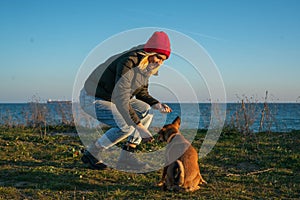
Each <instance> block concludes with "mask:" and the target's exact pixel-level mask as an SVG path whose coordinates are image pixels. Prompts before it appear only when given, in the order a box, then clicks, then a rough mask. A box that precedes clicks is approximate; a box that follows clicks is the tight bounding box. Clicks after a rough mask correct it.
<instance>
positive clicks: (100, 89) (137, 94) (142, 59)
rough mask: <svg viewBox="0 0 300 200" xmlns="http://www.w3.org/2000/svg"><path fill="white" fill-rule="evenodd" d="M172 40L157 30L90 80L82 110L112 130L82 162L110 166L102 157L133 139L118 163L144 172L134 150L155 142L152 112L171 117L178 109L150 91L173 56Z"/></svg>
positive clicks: (107, 64) (124, 149) (98, 68)
mask: <svg viewBox="0 0 300 200" xmlns="http://www.w3.org/2000/svg"><path fill="white" fill-rule="evenodd" d="M170 53H171V49H170V40H169V37H168V35H167V34H166V33H165V32H154V33H153V35H152V36H151V37H150V39H149V40H148V41H147V42H146V44H144V45H139V46H137V47H134V48H132V49H130V50H128V51H126V52H123V53H121V54H118V55H115V56H112V57H111V58H109V59H108V60H107V61H106V62H105V63H103V64H101V65H100V66H99V67H97V68H96V69H95V70H94V71H93V72H92V74H91V75H90V76H89V77H88V79H87V80H86V82H85V84H84V88H83V89H82V91H81V94H80V105H81V107H82V109H83V110H84V111H85V112H86V113H88V114H90V115H91V116H93V117H94V118H96V119H97V120H98V121H100V122H102V123H104V124H107V125H109V126H110V127H111V128H110V129H109V130H108V131H107V132H105V134H104V135H103V136H102V137H101V138H99V139H98V140H97V141H96V142H95V143H94V144H92V145H91V146H90V147H89V148H88V150H87V151H85V152H84V155H83V157H82V161H83V162H84V163H89V164H90V166H91V167H92V168H94V169H104V168H106V165H105V164H104V163H103V161H102V160H101V158H100V157H99V156H98V155H99V153H98V152H101V151H103V150H105V149H108V148H110V147H111V146H113V145H115V144H117V143H118V142H120V141H121V140H123V139H124V138H126V137H128V141H127V143H126V144H125V145H124V146H123V151H122V152H121V155H120V158H119V160H118V167H119V168H123V167H126V168H131V169H143V168H148V167H149V166H148V165H147V164H146V163H144V162H141V161H139V160H138V159H137V158H136V157H135V156H134V154H133V153H134V152H135V150H136V147H137V145H139V144H140V143H141V142H142V141H144V142H151V141H152V140H153V137H152V135H151V133H150V132H149V131H148V127H149V125H150V123H151V121H152V118H153V116H152V114H149V110H150V109H151V108H153V109H157V110H160V112H161V113H169V112H171V111H172V110H171V109H170V107H169V106H167V105H166V104H162V103H160V102H159V101H158V100H157V99H155V98H153V97H152V96H151V95H150V94H149V92H148V81H149V77H150V76H151V75H157V73H158V69H159V67H160V66H161V65H162V64H163V62H164V61H165V60H166V59H168V58H169V56H170Z"/></svg>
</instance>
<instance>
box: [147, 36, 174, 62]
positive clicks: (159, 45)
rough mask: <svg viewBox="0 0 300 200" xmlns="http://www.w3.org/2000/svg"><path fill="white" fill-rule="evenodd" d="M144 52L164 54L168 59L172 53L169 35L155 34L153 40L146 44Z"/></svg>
mask: <svg viewBox="0 0 300 200" xmlns="http://www.w3.org/2000/svg"><path fill="white" fill-rule="evenodd" d="M144 50H145V51H146V52H156V53H159V54H164V55H166V56H167V59H168V58H169V56H170V53H171V48H170V40H169V37H168V35H167V34H166V33H165V32H163V31H156V32H154V33H153V35H152V36H151V38H150V39H149V40H148V41H147V43H146V44H145V46H144Z"/></svg>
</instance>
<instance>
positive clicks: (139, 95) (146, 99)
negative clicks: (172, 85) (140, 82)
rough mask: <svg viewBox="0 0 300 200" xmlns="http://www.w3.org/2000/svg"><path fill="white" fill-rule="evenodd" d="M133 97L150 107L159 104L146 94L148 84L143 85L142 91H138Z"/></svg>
mask: <svg viewBox="0 0 300 200" xmlns="http://www.w3.org/2000/svg"><path fill="white" fill-rule="evenodd" d="M135 96H136V98H137V99H139V100H141V101H144V102H146V103H147V104H149V105H150V106H152V105H154V104H156V103H159V101H158V100H156V99H155V98H153V97H152V96H151V95H150V94H149V92H148V84H147V85H145V86H143V87H142V89H141V90H140V92H139V93H137V94H136V95H135Z"/></svg>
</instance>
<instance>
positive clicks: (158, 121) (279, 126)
mask: <svg viewBox="0 0 300 200" xmlns="http://www.w3.org/2000/svg"><path fill="white" fill-rule="evenodd" d="M168 105H169V106H170V107H171V108H172V110H173V112H172V113H170V114H168V115H165V114H164V115H163V114H160V113H158V112H154V119H153V122H152V124H151V126H155V127H160V126H162V125H164V124H165V123H170V122H172V120H173V119H174V118H175V117H176V116H181V119H182V128H200V129H206V128H208V127H209V123H210V118H211V113H212V111H211V109H212V106H211V104H208V103H200V104H178V103H169V104H168ZM220 105H221V104H220ZM218 109H219V110H222V106H217V107H214V110H217V111H218ZM263 110H264V105H263V104H260V103H255V104H246V112H244V110H242V107H241V104H237V103H229V104H226V120H225V124H227V125H228V124H235V125H241V126H243V125H244V124H245V116H246V118H247V120H246V121H247V122H249V125H250V129H251V130H253V131H255V132H257V131H258V130H259V128H260V121H261V118H262V111H263ZM264 113H265V115H264V121H263V122H264V123H263V124H262V125H263V126H262V128H263V129H262V130H271V131H278V132H285V131H291V130H300V104H299V103H270V104H268V110H265V112H264ZM39 114H40V115H42V117H44V118H45V119H46V121H47V124H51V125H55V124H61V123H62V122H70V121H72V105H71V104H65V103H50V104H49V103H48V104H46V103H45V104H32V103H23V104H0V124H10V125H20V124H24V125H26V124H30V123H32V122H33V121H34V120H36V119H39V117H40V116H39ZM218 117H220V116H218V115H217V116H216V118H218Z"/></svg>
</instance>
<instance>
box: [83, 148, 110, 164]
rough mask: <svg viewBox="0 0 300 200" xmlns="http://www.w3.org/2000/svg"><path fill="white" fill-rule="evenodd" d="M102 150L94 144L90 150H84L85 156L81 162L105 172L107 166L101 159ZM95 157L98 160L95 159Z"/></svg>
mask: <svg viewBox="0 0 300 200" xmlns="http://www.w3.org/2000/svg"><path fill="white" fill-rule="evenodd" d="M101 150H102V149H100V148H98V147H96V145H95V143H93V144H92V145H91V146H90V147H89V148H88V150H84V152H83V156H82V157H81V161H82V162H83V163H85V164H89V166H90V167H91V168H92V169H97V170H103V169H106V168H107V165H105V164H104V163H103V161H102V160H101V159H100V156H99V154H100V151H101ZM95 156H96V157H97V158H95Z"/></svg>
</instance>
